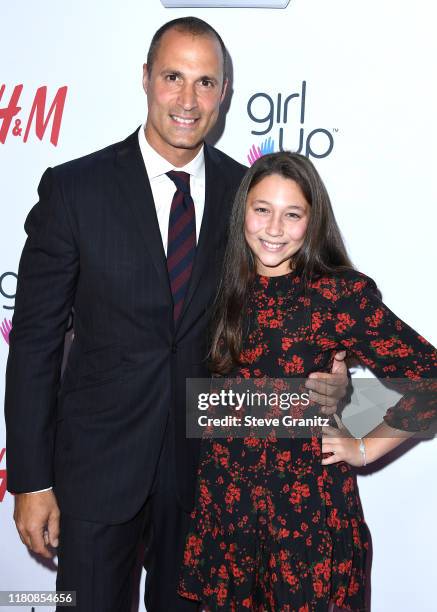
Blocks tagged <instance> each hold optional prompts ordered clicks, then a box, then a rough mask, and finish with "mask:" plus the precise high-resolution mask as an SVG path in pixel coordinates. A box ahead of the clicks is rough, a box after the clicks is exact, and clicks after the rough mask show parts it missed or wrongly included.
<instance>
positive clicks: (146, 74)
mask: <svg viewBox="0 0 437 612" xmlns="http://www.w3.org/2000/svg"><path fill="white" fill-rule="evenodd" d="M148 85H149V71H148V69H147V64H143V89H144V91H145V92H146V94H147V87H148Z"/></svg>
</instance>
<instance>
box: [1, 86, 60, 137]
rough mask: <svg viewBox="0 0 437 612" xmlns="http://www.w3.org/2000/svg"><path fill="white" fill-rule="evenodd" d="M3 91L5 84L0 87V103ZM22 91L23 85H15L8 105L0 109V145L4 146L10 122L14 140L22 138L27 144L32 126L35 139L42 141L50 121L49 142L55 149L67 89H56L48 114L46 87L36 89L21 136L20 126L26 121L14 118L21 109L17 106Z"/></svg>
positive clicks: (21, 129) (21, 128)
mask: <svg viewBox="0 0 437 612" xmlns="http://www.w3.org/2000/svg"><path fill="white" fill-rule="evenodd" d="M5 89H6V85H5V84H3V85H1V86H0V101H1V100H2V98H3V94H4V92H5ZM22 91H23V85H22V84H20V85H16V86H15V87H14V90H13V92H12V95H11V97H10V99H9V103H8V104H7V105H6V106H4V107H0V122H1V125H0V143H1V144H5V142H6V138H7V136H8V134H9V130H10V128H11V124H12V121H14V125H13V127H12V136H14V137H15V138H21V137H22V138H23V142H27V140H28V138H29V134H30V130H31V128H32V126H34V128H35V134H36V136H37V138H39V140H42V139H43V137H44V135H45V133H46V130H47V127H48V125H49V122H50V120H52V129H51V132H50V142H51V143H52V145H53V146H55V147H56V146H57V144H58V140H59V132H60V130H61V123H62V116H63V113H64V106H65V99H66V97H67V91H68V87H67V86H64V87H60V88H59V89H58V91H57V92H56V95H55V97H54V98H53V102H52V103H51V106H50V108H49V110H48V112H46V106H47V86H46V85H44V86H42V87H39V88H38V89H37V91H36V93H35V96H34V99H33V103H32V107H31V109H30V112H29V115H28V118H27V123H26V128H25V131H24V135H23V136H22V133H23V129H24V127H23V126H22V125H21V124H22V121H24V122H26V120H25V119H24V120H23V119H20V118H19V117H17V118H16V116H17V115H18V114H19V113H20V111H21V110H22V107H21V106H18V103H19V101H20V97H21V92H22Z"/></svg>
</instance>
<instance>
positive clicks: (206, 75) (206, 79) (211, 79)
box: [198, 74, 218, 83]
mask: <svg viewBox="0 0 437 612" xmlns="http://www.w3.org/2000/svg"><path fill="white" fill-rule="evenodd" d="M198 80H199V81H214V83H218V80H217V78H216V77H214V76H210V75H209V74H204V75H203V76H201V77H199V79H198Z"/></svg>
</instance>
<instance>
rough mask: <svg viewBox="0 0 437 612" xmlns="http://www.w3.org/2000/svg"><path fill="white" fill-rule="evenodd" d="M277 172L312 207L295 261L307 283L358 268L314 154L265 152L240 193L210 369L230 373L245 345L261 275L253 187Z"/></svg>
mask: <svg viewBox="0 0 437 612" xmlns="http://www.w3.org/2000/svg"><path fill="white" fill-rule="evenodd" d="M272 174H277V175H278V176H281V177H283V178H286V179H291V180H293V181H295V182H296V183H297V184H298V185H299V187H300V189H301V190H302V193H303V195H304V196H305V199H306V201H307V202H308V204H309V205H310V206H311V212H310V216H309V222H308V227H307V230H306V234H305V239H304V243H303V244H302V246H301V248H300V249H299V251H298V252H297V253H296V254H295V255H294V256H293V258H292V259H291V260H290V270H291V269H293V270H294V271H295V272H296V274H297V275H298V276H300V277H301V279H302V281H303V282H304V283H305V286H306V287H308V284H309V283H310V282H311V280H313V279H314V278H316V277H317V276H319V275H321V274H326V273H335V272H336V271H338V270H339V269H343V270H344V269H352V268H353V266H352V263H351V261H350V259H349V257H348V255H347V252H346V248H345V246H344V243H343V239H342V237H341V233H340V230H339V227H338V225H337V222H336V220H335V217H334V213H333V210H332V206H331V202H330V199H329V195H328V192H327V191H326V187H325V185H324V184H323V181H322V179H321V178H320V176H319V174H318V172H317V170H316V169H315V167H314V165H313V164H312V163H311V162H310V160H309V159H307V158H306V157H304V156H303V155H300V154H298V153H289V152H283V153H271V154H270V155H264V156H263V157H260V158H259V159H258V160H257V161H256V162H255V163H254V164H253V166H252V167H251V168H250V169H249V170H248V171H247V172H246V174H245V175H244V177H243V180H242V182H241V185H240V187H239V189H238V191H237V194H236V196H235V200H234V204H233V208H232V213H231V219H230V228H229V240H228V244H227V247H226V251H225V257H224V262H223V270H222V276H221V281H220V286H219V290H218V294H217V298H216V302H215V308H214V313H213V318H212V327H211V337H212V341H211V351H210V364H209V365H210V369H211V371H212V372H215V373H217V374H226V373H228V372H229V371H230V369H231V368H232V367H233V366H235V365H236V364H239V363H240V360H239V356H240V353H241V347H242V322H243V313H244V310H245V308H246V304H247V296H248V293H249V291H250V287H251V285H252V283H253V280H254V278H255V274H256V264H255V260H254V257H253V254H252V251H251V250H250V248H249V246H248V244H247V242H246V239H245V234H244V223H245V216H246V202H247V195H248V193H249V191H250V190H251V189H252V188H253V187H255V185H257V184H258V183H259V182H260V181H262V179H264V178H265V177H266V176H270V175H272Z"/></svg>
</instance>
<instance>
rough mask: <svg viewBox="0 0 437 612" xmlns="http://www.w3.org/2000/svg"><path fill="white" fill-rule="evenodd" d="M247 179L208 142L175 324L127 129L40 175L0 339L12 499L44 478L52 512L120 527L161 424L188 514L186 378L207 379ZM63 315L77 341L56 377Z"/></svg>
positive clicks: (191, 447)
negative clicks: (210, 331) (227, 254)
mask: <svg viewBox="0 0 437 612" xmlns="http://www.w3.org/2000/svg"><path fill="white" fill-rule="evenodd" d="M244 171H245V168H244V166H242V165H241V164H238V163H237V162H236V161H234V160H232V159H231V158H230V157H228V156H227V155H225V154H223V153H221V152H220V151H218V150H217V149H214V148H213V147H210V146H205V173H206V194H205V209H204V217H203V221H202V226H201V231H200V236H199V242H198V248H197V252H196V259H195V263H194V267H193V272H192V277H191V281H190V286H189V289H188V293H187V297H186V300H185V304H184V308H183V312H182V315H181V317H180V319H179V322H178V324H177V326H176V328H175V326H174V324H173V316H172V296H171V290H170V286H169V281H168V275H167V268H166V257H165V252H164V249H163V246H162V239H161V235H160V232H159V226H158V221H157V217H156V211H155V205H154V202H153V198H152V192H151V189H150V184H149V181H148V178H147V174H146V171H145V168H144V163H143V159H142V157H141V153H140V149H139V145H138V136H137V132H135V133H134V134H132V135H131V136H129V137H128V138H127V139H126V140H125V141H123V142H120V143H117V144H115V145H111V146H109V147H107V148H106V149H103V150H102V151H98V152H96V153H93V154H91V155H88V156H86V157H83V158H81V159H78V160H75V161H72V162H69V163H66V164H63V165H61V166H58V167H56V168H53V169H48V170H47V171H46V172H45V173H44V175H43V177H42V179H41V183H40V185H39V190H38V191H39V196H40V199H39V202H38V203H37V204H36V205H35V206H34V207H33V209H32V210H31V212H30V213H29V216H28V218H27V220H26V224H25V229H26V232H27V234H28V238H27V241H26V244H25V247H24V250H23V253H22V257H21V261H20V266H19V273H18V287H17V295H16V305H15V313H14V318H13V329H12V332H11V336H10V352H9V359H8V366H7V382H6V402H5V416H6V428H7V441H6V444H7V469H8V489H9V491H10V492H22V491H33V490H38V489H42V488H45V487H49V486H50V485H52V484H54V489H55V493H56V496H57V499H58V503H59V505H60V508H61V511H62V512H65V513H68V514H69V515H71V516H75V517H77V518H83V519H87V520H95V521H101V522H106V523H119V522H122V521H125V520H128V519H130V518H131V517H132V516H134V514H135V513H136V512H137V511H138V510H139V509H140V507H141V506H142V504H143V503H144V501H145V499H146V497H147V495H148V493H149V491H150V487H151V484H152V481H153V477H154V473H155V470H156V466H157V459H158V455H159V452H160V448H161V446H162V442H163V437H164V432H165V430H166V427H169V428H170V435H171V436H172V440H174V445H172V447H173V450H174V454H175V458H174V460H175V482H177V494H178V498H179V500H180V502H181V504H182V506H183V507H184V508H185V509H186V510H189V509H190V507H191V504H192V499H193V494H194V484H195V478H196V466H197V458H198V448H199V441H198V440H187V439H186V436H185V379H186V378H187V377H201V376H207V370H206V367H205V362H204V360H205V354H206V327H207V322H208V316H209V310H208V309H209V307H210V306H211V303H212V300H213V298H214V295H215V293H216V288H217V283H218V277H219V273H220V267H221V263H222V258H223V252H224V247H225V243H226V238H227V226H228V222H229V214H230V207H231V204H232V199H233V196H234V194H235V191H236V188H237V187H238V184H239V182H240V180H241V178H242V175H243V173H244ZM72 308H73V309H74V313H75V318H74V333H75V337H74V341H73V344H72V347H71V351H70V354H69V358H68V363H67V366H66V369H65V372H64V376H63V378H62V381H61V380H60V374H61V362H62V354H63V345H64V334H65V330H66V326H67V322H68V318H69V314H70V312H71V309H72Z"/></svg>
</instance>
